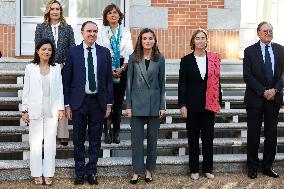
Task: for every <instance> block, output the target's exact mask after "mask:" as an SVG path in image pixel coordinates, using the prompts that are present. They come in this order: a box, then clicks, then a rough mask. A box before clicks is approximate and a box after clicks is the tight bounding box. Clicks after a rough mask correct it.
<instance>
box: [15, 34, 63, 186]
mask: <svg viewBox="0 0 284 189" xmlns="http://www.w3.org/2000/svg"><path fill="white" fill-rule="evenodd" d="M54 52H55V51H54V46H53V43H52V41H51V40H49V39H46V38H43V39H41V40H39V41H38V43H37V45H36V48H35V54H34V60H33V63H32V64H28V65H27V66H26V69H25V77H24V89H23V97H22V106H21V111H22V119H23V121H24V122H25V123H27V124H29V143H30V171H31V176H32V177H33V178H34V183H35V184H36V185H41V184H43V179H42V176H44V182H45V184H46V185H52V182H53V180H52V177H53V176H54V171H55V155H56V130H57V122H58V120H62V118H63V116H64V102H63V86H62V77H61V68H60V65H59V64H54V57H55V53H54ZM43 140H44V145H43V144H42V142H43ZM42 147H44V150H43V152H44V158H43V159H42Z"/></svg>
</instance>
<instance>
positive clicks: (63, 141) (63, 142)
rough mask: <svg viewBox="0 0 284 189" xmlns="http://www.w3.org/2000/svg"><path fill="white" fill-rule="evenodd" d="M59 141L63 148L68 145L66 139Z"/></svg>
mask: <svg viewBox="0 0 284 189" xmlns="http://www.w3.org/2000/svg"><path fill="white" fill-rule="evenodd" d="M59 141H60V144H61V145H63V146H67V145H68V139H67V138H60V139H59Z"/></svg>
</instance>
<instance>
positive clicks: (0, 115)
mask: <svg viewBox="0 0 284 189" xmlns="http://www.w3.org/2000/svg"><path fill="white" fill-rule="evenodd" d="M122 114H123V116H126V110H122ZM280 114H284V108H281V109H280ZM234 115H239V116H245V115H246V110H245V109H221V110H220V112H219V113H217V116H222V117H231V116H234ZM20 116H21V113H20V112H19V111H0V119H11V120H14V119H20ZM166 116H175V117H180V109H167V111H166Z"/></svg>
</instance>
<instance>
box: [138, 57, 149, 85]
mask: <svg viewBox="0 0 284 189" xmlns="http://www.w3.org/2000/svg"><path fill="white" fill-rule="evenodd" d="M138 66H139V68H140V71H141V74H142V76H143V78H144V80H145V82H146V84H147V85H148V87H150V85H149V81H148V75H147V71H146V65H145V59H144V58H142V60H141V62H140V63H139V64H138Z"/></svg>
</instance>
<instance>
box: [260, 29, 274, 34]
mask: <svg viewBox="0 0 284 189" xmlns="http://www.w3.org/2000/svg"><path fill="white" fill-rule="evenodd" d="M260 31H262V32H263V33H265V34H268V33H270V34H272V33H273V30H260Z"/></svg>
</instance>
